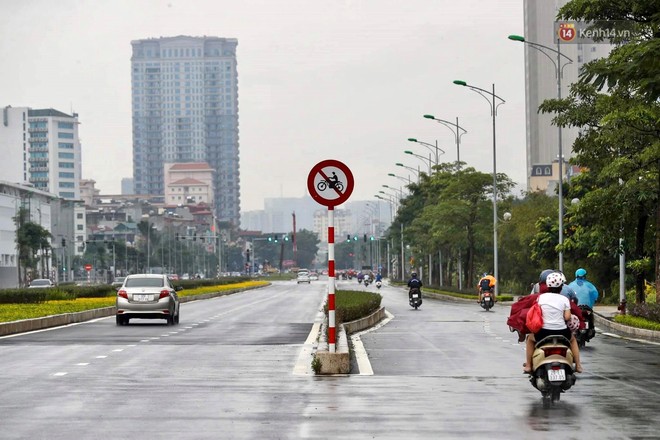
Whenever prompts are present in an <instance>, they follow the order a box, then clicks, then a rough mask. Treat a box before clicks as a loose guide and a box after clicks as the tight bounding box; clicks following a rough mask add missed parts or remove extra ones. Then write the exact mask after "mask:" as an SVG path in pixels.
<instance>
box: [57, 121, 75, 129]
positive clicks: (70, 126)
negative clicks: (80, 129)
mask: <svg viewBox="0 0 660 440" xmlns="http://www.w3.org/2000/svg"><path fill="white" fill-rule="evenodd" d="M57 128H64V129H69V130H73V123H72V122H58V123H57Z"/></svg>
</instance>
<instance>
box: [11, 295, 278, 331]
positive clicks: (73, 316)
mask: <svg viewBox="0 0 660 440" xmlns="http://www.w3.org/2000/svg"><path fill="white" fill-rule="evenodd" d="M266 286H270V283H268V284H265V285H263V286H255V287H242V288H239V289H231V290H226V291H223V292H213V293H204V294H201V295H191V296H182V297H181V298H180V300H181V302H182V303H185V302H189V301H198V300H202V299H211V298H215V297H218V296H225V295H231V294H232V293H238V292H243V291H245V290H253V289H260V288H262V287H266ZM116 312H117V308H116V307H114V306H112V307H103V308H100V309H91V310H85V311H83V312H74V313H63V314H61V315H52V316H44V317H42V318H33V319H22V320H20V321H11V322H3V323H0V336H7V335H13V334H15V333H25V332H31V331H35V330H43V329H45V328H50V327H59V326H62V325H69V324H75V323H78V322H84V321H90V320H92V319H98V318H105V317H107V316H113V315H114V314H115V313H116Z"/></svg>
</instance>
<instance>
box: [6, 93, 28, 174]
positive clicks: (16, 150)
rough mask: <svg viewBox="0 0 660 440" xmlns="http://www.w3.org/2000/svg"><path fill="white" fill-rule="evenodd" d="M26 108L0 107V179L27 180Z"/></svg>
mask: <svg viewBox="0 0 660 440" xmlns="http://www.w3.org/2000/svg"><path fill="white" fill-rule="evenodd" d="M27 126H28V108H27V107H11V106H7V107H5V108H3V109H2V123H0V151H2V164H3V166H2V171H0V179H2V180H5V181H7V182H14V183H26V182H27V181H28V170H27V154H28V130H27Z"/></svg>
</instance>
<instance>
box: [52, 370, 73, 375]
mask: <svg viewBox="0 0 660 440" xmlns="http://www.w3.org/2000/svg"><path fill="white" fill-rule="evenodd" d="M67 374H69V373H67V372H65V371H60V372H59V373H55V374H53V376H66V375H67Z"/></svg>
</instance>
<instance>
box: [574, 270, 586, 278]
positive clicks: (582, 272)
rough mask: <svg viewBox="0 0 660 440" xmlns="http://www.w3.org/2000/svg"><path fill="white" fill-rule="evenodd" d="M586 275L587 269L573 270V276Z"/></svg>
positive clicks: (583, 276)
mask: <svg viewBox="0 0 660 440" xmlns="http://www.w3.org/2000/svg"><path fill="white" fill-rule="evenodd" d="M586 276H587V271H586V270H584V269H582V268H579V269H578V270H576V271H575V278H585V277H586Z"/></svg>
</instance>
